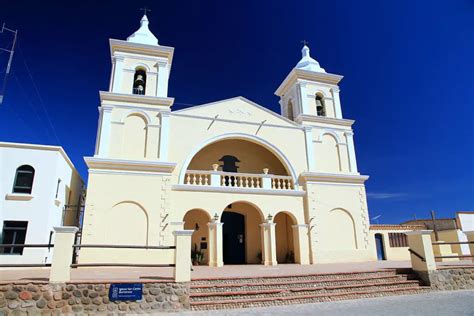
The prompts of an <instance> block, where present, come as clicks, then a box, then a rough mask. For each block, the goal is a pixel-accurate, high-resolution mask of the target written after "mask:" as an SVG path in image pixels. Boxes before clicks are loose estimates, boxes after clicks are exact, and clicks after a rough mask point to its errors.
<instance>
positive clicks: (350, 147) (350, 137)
mask: <svg viewBox="0 0 474 316" xmlns="http://www.w3.org/2000/svg"><path fill="white" fill-rule="evenodd" d="M344 136H345V137H346V143H347V153H348V155H349V171H350V172H352V173H357V172H358V171H357V161H356V154H355V148H354V133H353V132H352V131H347V132H344Z"/></svg>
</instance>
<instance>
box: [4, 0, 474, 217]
mask: <svg viewBox="0 0 474 316" xmlns="http://www.w3.org/2000/svg"><path fill="white" fill-rule="evenodd" d="M143 5H147V6H149V7H150V8H151V10H152V12H150V13H149V14H148V16H149V19H150V28H151V30H152V31H153V32H154V33H155V35H156V36H157V37H158V39H159V41H160V44H162V45H166V46H173V47H175V56H174V60H173V68H172V72H171V78H170V90H169V95H170V96H172V97H175V100H176V104H175V106H174V107H173V109H181V108H184V107H187V106H186V105H184V104H202V103H206V102H211V101H216V100H220V99H226V98H230V97H234V96H238V95H242V96H245V97H247V98H249V99H251V100H253V101H255V102H257V103H259V104H261V105H263V106H265V107H267V108H269V109H272V110H274V111H276V112H278V111H279V106H278V98H277V97H276V96H274V95H273V92H274V91H275V89H276V88H277V87H278V85H279V84H280V82H281V81H282V80H283V79H284V78H285V76H286V74H287V73H288V72H289V71H290V70H291V68H292V67H293V66H294V65H295V64H296V63H297V61H298V60H299V58H300V49H301V43H300V41H301V40H303V39H305V40H307V41H309V42H310V44H309V46H310V48H311V53H312V56H313V57H314V58H316V59H317V60H318V61H319V62H320V63H321V66H322V67H324V68H325V69H326V71H328V72H332V73H336V74H341V75H344V76H345V78H344V79H343V81H342V82H341V101H342V107H343V114H344V117H345V118H350V119H355V120H356V124H355V125H354V130H355V144H356V152H357V159H358V165H359V170H360V172H361V173H363V174H367V175H370V179H369V181H368V182H367V192H368V198H369V211H370V213H371V217H374V216H376V215H382V216H381V218H380V219H379V221H380V222H381V223H382V222H383V223H397V222H400V221H404V220H408V219H411V218H413V217H414V214H416V216H417V217H418V218H421V217H426V216H428V215H429V214H428V212H429V210H431V209H433V210H435V211H436V212H437V214H438V217H444V216H453V213H454V212H455V211H459V210H474V162H473V161H474V160H473V158H474V142H473V137H474V124H473V115H474V101H473V100H474V75H473V74H474V61H473V57H474V2H473V1H471V0H453V1H435V0H433V1H405V0H400V1H371V0H368V1H316V0H311V1H279V0H273V1H232V2H230V1H145V0H143V1H127V2H125V1H123V2H121V1H110V0H109V1H78V2H76V3H75V4H72V3H71V2H69V1H67V2H66V1H48V2H45V1H23V0H16V1H4V2H3V3H2V5H1V6H2V9H1V10H0V22H6V23H7V25H8V26H9V27H11V28H15V29H18V30H19V41H18V44H19V45H18V47H17V48H18V49H17V51H16V53H15V57H14V62H13V69H12V71H13V73H12V75H11V76H10V78H9V82H8V86H7V93H6V96H5V98H6V99H5V102H4V104H3V105H2V106H1V107H0V140H1V141H14V142H28V143H40V144H54V145H62V146H63V147H64V148H65V150H66V152H67V153H68V154H69V156H70V157H71V159H72V160H73V162H74V164H75V165H76V167H77V168H78V169H79V171H80V173H81V174H82V176H83V177H84V178H86V177H87V168H86V166H85V164H84V162H83V156H90V155H92V154H93V151H94V144H95V137H96V128H97V118H98V111H97V107H98V105H99V98H98V91H99V90H106V89H107V88H108V81H109V76H110V68H111V65H110V56H109V47H108V39H109V38H117V39H125V38H126V37H127V36H129V35H130V34H131V33H133V32H134V31H135V30H136V29H137V28H138V24H139V20H140V18H141V11H140V10H139V8H140V7H142V6H143ZM10 40H11V39H10V38H8V37H6V36H5V35H4V34H2V35H0V44H1V46H2V47H4V46H5V45H8V43H9V41H10ZM0 61H2V62H4V61H5V54H4V53H3V54H0ZM2 65H3V64H2Z"/></svg>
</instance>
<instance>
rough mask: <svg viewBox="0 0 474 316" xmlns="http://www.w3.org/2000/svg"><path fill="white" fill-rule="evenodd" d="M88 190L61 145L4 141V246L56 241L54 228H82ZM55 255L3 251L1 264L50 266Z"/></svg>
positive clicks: (0, 192)
mask: <svg viewBox="0 0 474 316" xmlns="http://www.w3.org/2000/svg"><path fill="white" fill-rule="evenodd" d="M83 187H84V182H83V180H82V179H81V177H80V175H79V173H78V172H77V170H76V169H75V167H74V165H73V164H72V162H71V160H70V159H69V157H68V156H67V155H66V153H65V152H64V150H63V148H62V147H59V146H44V145H32V144H19V143H4V142H0V225H1V235H0V242H1V243H2V244H48V243H49V242H51V243H54V232H53V231H54V230H53V227H54V226H61V225H68V226H78V223H79V208H80V204H81V199H82V192H83ZM52 253H53V248H51V249H48V248H21V247H10V248H8V247H7V248H3V249H2V248H0V263H2V264H29V263H50V262H51V258H52Z"/></svg>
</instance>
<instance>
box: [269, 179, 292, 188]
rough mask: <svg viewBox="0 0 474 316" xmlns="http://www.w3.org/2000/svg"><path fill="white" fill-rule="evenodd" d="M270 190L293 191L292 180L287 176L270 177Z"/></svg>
mask: <svg viewBox="0 0 474 316" xmlns="http://www.w3.org/2000/svg"><path fill="white" fill-rule="evenodd" d="M271 179H272V189H274V190H294V188H295V184H294V183H293V178H292V177H288V176H272V178H271Z"/></svg>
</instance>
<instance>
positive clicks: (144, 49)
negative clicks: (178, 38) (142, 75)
mask: <svg viewBox="0 0 474 316" xmlns="http://www.w3.org/2000/svg"><path fill="white" fill-rule="evenodd" d="M109 44H110V55H111V56H117V55H118V54H116V53H118V52H120V53H119V54H120V55H125V54H124V53H132V54H140V55H145V56H140V58H141V59H144V58H147V55H148V56H154V57H158V58H159V57H162V58H166V59H167V60H169V62H170V63H171V62H172V61H173V53H174V48H173V47H168V46H161V45H148V44H140V43H133V42H128V41H123V40H117V39H110V40H109ZM131 56H133V57H134V58H137V56H136V55H131ZM148 58H150V59H152V57H148ZM152 60H156V58H155V59H152Z"/></svg>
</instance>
